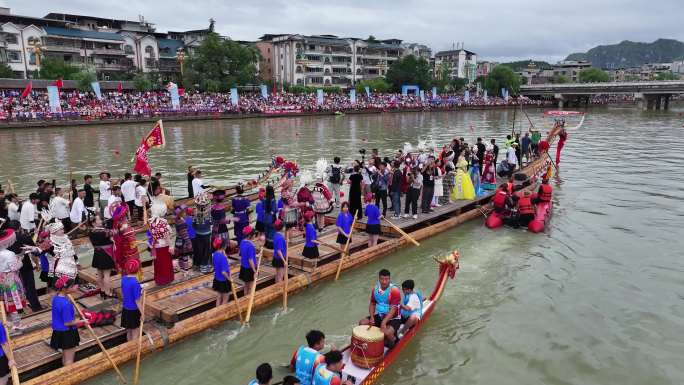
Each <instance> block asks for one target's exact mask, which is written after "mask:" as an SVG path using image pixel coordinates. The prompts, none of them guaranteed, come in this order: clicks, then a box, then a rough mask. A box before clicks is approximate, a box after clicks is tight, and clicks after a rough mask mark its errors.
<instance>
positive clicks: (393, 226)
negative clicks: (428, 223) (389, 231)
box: [382, 217, 420, 246]
mask: <svg viewBox="0 0 684 385" xmlns="http://www.w3.org/2000/svg"><path fill="white" fill-rule="evenodd" d="M382 219H384V220H385V222H387V223H388V224H389V225H390V226H392V228H393V229H394V230H396V231H397V232H398V233H399V234H401V235H402V236H403V237H404V238H406V240H408V241H409V242H411V243H413V244H414V245H416V246H420V243H418V241H416V240H415V239H413V237H411V236H410V235H408V234H406V232H405V231H404V230H402V229H400V228H399V226H397V225H395V224H394V223H392V222H390V220H389V219H387V218H385V217H382Z"/></svg>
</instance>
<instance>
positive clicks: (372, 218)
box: [364, 203, 380, 225]
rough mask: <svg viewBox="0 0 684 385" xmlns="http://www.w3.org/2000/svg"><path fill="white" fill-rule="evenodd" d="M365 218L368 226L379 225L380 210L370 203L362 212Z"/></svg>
mask: <svg viewBox="0 0 684 385" xmlns="http://www.w3.org/2000/svg"><path fill="white" fill-rule="evenodd" d="M364 213H365V214H366V217H368V220H367V222H366V223H367V224H369V225H379V224H380V209H379V208H378V206H376V205H374V204H372V203H370V204H368V205H367V206H366V210H365V211H364Z"/></svg>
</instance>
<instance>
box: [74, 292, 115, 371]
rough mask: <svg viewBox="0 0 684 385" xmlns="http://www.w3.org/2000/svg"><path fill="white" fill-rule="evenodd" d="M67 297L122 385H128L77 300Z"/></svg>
mask: <svg viewBox="0 0 684 385" xmlns="http://www.w3.org/2000/svg"><path fill="white" fill-rule="evenodd" d="M67 297H69V300H70V301H71V303H72V304H73V305H74V307H75V308H76V312H77V313H78V315H79V318H80V319H81V320H82V321H83V322H84V323H85V326H86V327H87V328H88V331H89V332H90V335H92V336H93V338H94V339H95V341H96V342H97V344H98V345H99V346H100V349H101V350H102V353H104V355H105V357H107V360H108V361H109V363H110V364H111V365H112V367H113V368H114V370H115V371H116V374H117V376H118V377H119V380H120V381H121V383H122V384H125V383H126V377H124V375H123V374H122V373H121V371H120V370H119V367H118V366H116V362H114V360H113V359H112V356H110V355H109V352H108V351H107V349H105V347H104V345H102V341H100V337H98V336H97V334H95V330H93V327H92V326H90V324H89V323H88V321H86V320H85V317H84V316H83V313H82V312H81V307H80V306H79V305H78V302H76V300H75V299H74V297H73V296H72V295H71V294H67Z"/></svg>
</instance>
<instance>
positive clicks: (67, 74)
mask: <svg viewBox="0 0 684 385" xmlns="http://www.w3.org/2000/svg"><path fill="white" fill-rule="evenodd" d="M79 72H81V69H80V68H78V67H76V66H74V65H71V64H69V63H67V62H65V61H64V60H59V59H51V58H44V59H43V61H42V62H41V63H40V71H39V72H38V78H39V79H50V80H54V79H59V78H62V79H65V80H74V78H75V77H76V76H77V75H76V74H78V73H79Z"/></svg>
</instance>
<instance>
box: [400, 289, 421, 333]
mask: <svg viewBox="0 0 684 385" xmlns="http://www.w3.org/2000/svg"><path fill="white" fill-rule="evenodd" d="M414 287H415V283H414V282H413V280H412V279H407V280H406V281H404V282H402V284H401V290H402V291H403V292H404V298H403V302H402V304H401V323H402V325H403V329H402V332H401V333H402V334H406V332H408V330H409V329H411V328H412V327H413V326H414V325H415V324H417V323H418V322H419V321H420V317H421V315H422V311H423V298H422V295H421V294H420V292H415V291H414V290H413V289H414Z"/></svg>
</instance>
